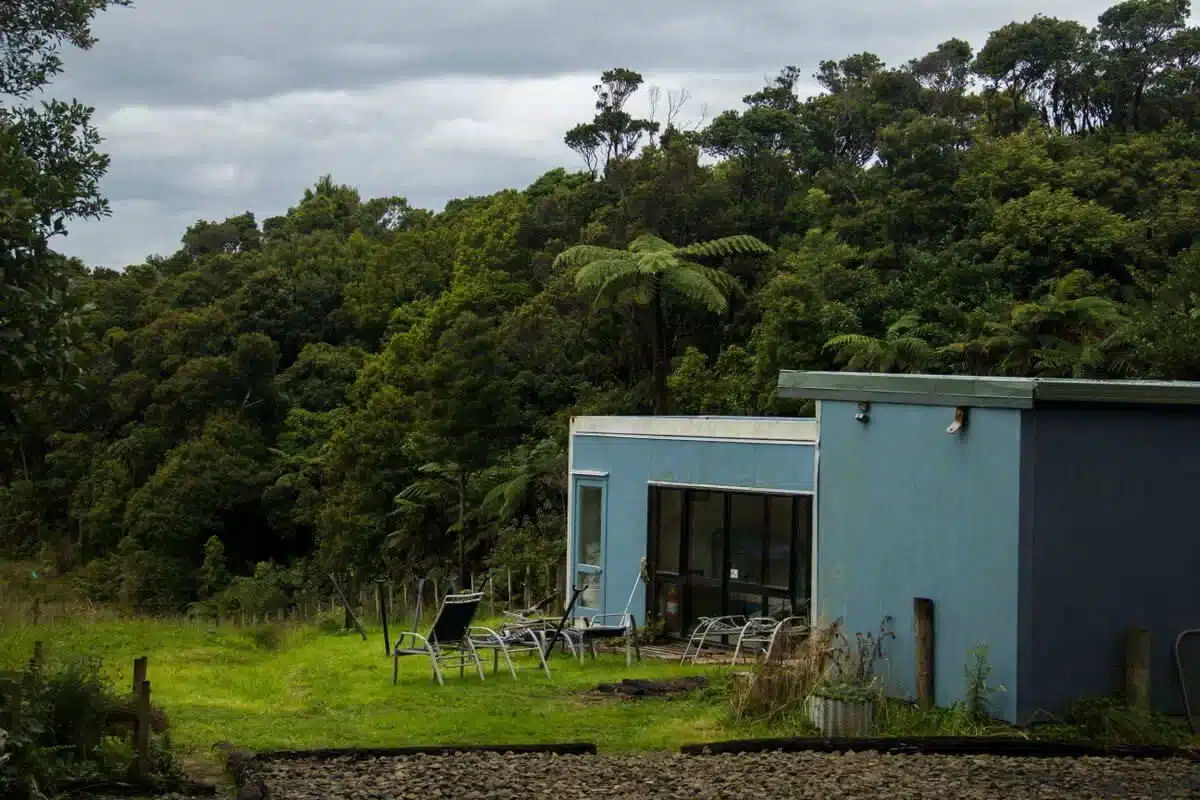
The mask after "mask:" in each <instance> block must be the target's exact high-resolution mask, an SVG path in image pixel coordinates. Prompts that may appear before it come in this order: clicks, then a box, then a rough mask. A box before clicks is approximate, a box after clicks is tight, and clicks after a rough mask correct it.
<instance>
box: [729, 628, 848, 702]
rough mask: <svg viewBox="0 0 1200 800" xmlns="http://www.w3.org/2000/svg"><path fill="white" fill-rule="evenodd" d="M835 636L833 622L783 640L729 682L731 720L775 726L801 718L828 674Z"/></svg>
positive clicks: (834, 647) (836, 633) (835, 644)
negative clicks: (805, 634) (812, 695)
mask: <svg viewBox="0 0 1200 800" xmlns="http://www.w3.org/2000/svg"><path fill="white" fill-rule="evenodd" d="M838 636H839V625H838V624H837V623H834V624H832V625H824V626H822V625H818V626H815V627H814V628H813V629H812V630H811V631H810V632H809V634H808V636H807V637H805V638H796V637H790V636H789V637H783V638H782V639H781V640H780V641H779V642H777V643H776V647H775V649H774V651H773V652H772V654H771V658H770V659H769V660H764V661H763V662H762V663H760V664H758V665H757V666H755V667H754V668H753V669H752V670H750V671H749V672H748V673H743V674H742V675H741V676H740V678H741V679H740V680H735V681H732V682H731V684H730V689H729V702H730V710H731V712H732V714H733V717H734V719H736V720H738V721H740V722H747V721H754V722H763V723H767V724H775V723H779V722H782V721H785V720H795V719H796V718H798V717H800V715H802V714H803V713H804V704H805V701H806V700H807V699H808V697H809V695H811V694H812V692H813V690H814V689H815V688H816V687H817V686H818V685H820V684H821V682H822V681H824V680H825V679H826V676H827V675H828V674H829V671H830V667H831V665H832V663H833V659H834V657H835V654H836V651H837V640H838Z"/></svg>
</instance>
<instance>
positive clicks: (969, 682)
mask: <svg viewBox="0 0 1200 800" xmlns="http://www.w3.org/2000/svg"><path fill="white" fill-rule="evenodd" d="M968 655H970V656H971V658H972V661H971V662H970V663H968V664H967V665H966V666H964V667H963V676H964V678H965V679H966V688H967V691H966V693H965V695H964V697H963V702H962V703H961V704H960V705H959V707H958V710H959V711H960V713H965V714H966V716H967V718H968V719H969V720H971V721H972V722H975V723H981V722H985V721H987V720H990V719H991V718H992V695H994V694H997V693H999V692H1004V691H1006V689H1005V688H1004V687H1003V686H999V685H996V686H993V685H992V684H990V683H989V682H988V678H989V677H990V676H991V674H992V665H991V663H990V662H989V661H988V649H987V645H985V644H979V645H976V646H975V648H974V649H972V650H971V651H970V653H969V654H968Z"/></svg>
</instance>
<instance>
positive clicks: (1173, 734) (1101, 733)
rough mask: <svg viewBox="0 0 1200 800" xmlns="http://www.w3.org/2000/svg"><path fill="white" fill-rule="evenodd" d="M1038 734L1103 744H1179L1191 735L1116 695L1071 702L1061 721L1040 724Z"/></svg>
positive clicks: (1157, 715) (1044, 736)
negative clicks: (1127, 703) (1128, 703)
mask: <svg viewBox="0 0 1200 800" xmlns="http://www.w3.org/2000/svg"><path fill="white" fill-rule="evenodd" d="M1038 737H1039V738H1053V739H1062V740H1066V741H1078V742H1083V743H1087V744H1098V745H1103V746H1111V745H1115V744H1136V745H1171V746H1182V745H1185V744H1187V742H1188V740H1189V738H1190V737H1189V735H1188V732H1187V729H1186V728H1185V727H1183V726H1181V725H1176V724H1175V723H1173V722H1172V721H1171V720H1169V719H1167V718H1166V717H1164V716H1162V715H1160V714H1155V713H1152V712H1149V711H1141V710H1139V709H1136V708H1131V707H1130V706H1128V705H1126V704H1125V703H1124V702H1123V701H1122V700H1121V699H1120V698H1117V697H1100V698H1092V699H1087V700H1079V701H1076V702H1074V703H1072V704H1070V705H1069V706H1068V707H1067V708H1066V710H1065V712H1064V714H1063V717H1062V719H1061V721H1059V722H1057V723H1055V724H1051V725H1043V726H1039V728H1038Z"/></svg>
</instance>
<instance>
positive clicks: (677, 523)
mask: <svg viewBox="0 0 1200 800" xmlns="http://www.w3.org/2000/svg"><path fill="white" fill-rule="evenodd" d="M655 491H656V492H657V494H658V564H657V566H656V569H657V570H658V571H660V572H675V573H678V572H679V540H680V537H681V536H682V535H683V492H682V491H680V490H679V489H656V490H655Z"/></svg>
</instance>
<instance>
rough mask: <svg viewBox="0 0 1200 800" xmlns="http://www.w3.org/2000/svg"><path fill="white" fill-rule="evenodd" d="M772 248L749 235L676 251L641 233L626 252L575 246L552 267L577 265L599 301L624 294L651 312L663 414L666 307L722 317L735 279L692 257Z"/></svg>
mask: <svg viewBox="0 0 1200 800" xmlns="http://www.w3.org/2000/svg"><path fill="white" fill-rule="evenodd" d="M769 252H771V248H770V247H768V246H767V245H766V244H764V243H763V242H762V241H760V240H758V239H756V238H755V237H753V236H747V235H744V234H741V235H735V236H726V237H724V238H721V239H713V240H710V241H707V242H700V243H698V244H692V245H688V246H687V247H677V246H675V245H673V244H671V243H670V242H667V241H665V240H663V239H660V238H659V237H657V236H654V235H652V234H643V235H641V236H639V237H637V238H636V239H634V240H633V241H632V242H630V244H629V248H628V249H627V250H615V249H613V248H609V247H598V246H595V245H576V246H574V247H571V248H568V249H567V250H565V251H563V252H562V253H561V254H559V256H558V257H557V258H556V259H555V264H556V265H561V266H564V267H576V266H577V267H580V269H579V271H578V272H577V273H576V275H575V283H576V285H577V286H578V287H579V288H580V289H582V290H584V291H591V292H595V295H596V301H597V302H598V303H603V302H611V301H613V300H615V299H616V298H617V297H618V296H619V295H621V294H627V295H628V296H629V297H631V299H632V300H633V301H634V302H635V303H637V304H639V305H648V306H649V307H650V311H651V314H652V323H651V331H652V333H653V345H652V347H653V353H654V356H653V375H654V409H655V412H656V413H659V414H664V413H666V411H667V408H668V407H669V405H670V402H669V397H668V391H667V373H668V372H669V370H670V361H671V357H670V353H668V351H667V315H666V312H667V308H668V305H669V304H670V303H671V302H672V301H673V300H682V301H683V302H685V303H694V304H696V305H699V306H701V307H703V308H704V309H705V310H707V311H709V312H711V313H713V314H720V313H723V312H724V311H725V309H726V308H728V306H729V295H730V293H731V292H733V291H734V289H735V288H736V286H737V284H736V281H735V280H734V279H733V278H732V277H731V276H730V275H728V274H727V273H725V272H722V271H720V270H717V269H713V268H712V267H708V266H705V265H703V264H700V263H698V262H697V261H696V260H695V259H703V258H728V257H730V256H736V255H743V254H748V255H764V254H766V253H769Z"/></svg>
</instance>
